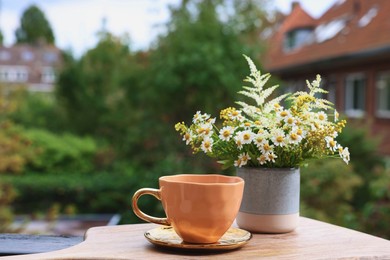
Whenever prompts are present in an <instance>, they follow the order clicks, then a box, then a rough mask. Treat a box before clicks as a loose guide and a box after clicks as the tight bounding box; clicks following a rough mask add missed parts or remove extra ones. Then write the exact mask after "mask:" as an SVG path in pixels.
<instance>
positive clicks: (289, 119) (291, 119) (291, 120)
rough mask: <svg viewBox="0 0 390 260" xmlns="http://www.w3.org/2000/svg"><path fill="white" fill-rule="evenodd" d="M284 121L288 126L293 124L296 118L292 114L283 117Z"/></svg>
mask: <svg viewBox="0 0 390 260" xmlns="http://www.w3.org/2000/svg"><path fill="white" fill-rule="evenodd" d="M284 122H285V123H286V124H287V125H289V126H295V124H296V120H295V118H294V117H293V116H291V115H288V116H286V117H285V118H284Z"/></svg>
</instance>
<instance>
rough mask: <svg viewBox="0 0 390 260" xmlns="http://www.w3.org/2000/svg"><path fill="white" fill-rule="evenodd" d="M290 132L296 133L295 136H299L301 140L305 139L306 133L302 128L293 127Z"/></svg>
mask: <svg viewBox="0 0 390 260" xmlns="http://www.w3.org/2000/svg"><path fill="white" fill-rule="evenodd" d="M291 131H293V132H294V133H296V134H297V135H300V136H301V137H302V139H303V138H305V137H306V134H307V131H305V130H303V129H302V128H300V127H298V126H294V127H293V128H292V129H291Z"/></svg>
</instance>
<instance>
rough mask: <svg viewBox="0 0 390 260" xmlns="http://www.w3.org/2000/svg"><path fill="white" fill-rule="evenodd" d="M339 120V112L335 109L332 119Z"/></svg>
mask: <svg viewBox="0 0 390 260" xmlns="http://www.w3.org/2000/svg"><path fill="white" fill-rule="evenodd" d="M338 120H339V113H338V112H337V110H336V109H335V110H334V121H335V122H337V121H338Z"/></svg>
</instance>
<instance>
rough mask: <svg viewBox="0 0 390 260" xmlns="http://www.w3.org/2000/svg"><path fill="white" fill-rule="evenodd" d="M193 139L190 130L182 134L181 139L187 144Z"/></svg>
mask: <svg viewBox="0 0 390 260" xmlns="http://www.w3.org/2000/svg"><path fill="white" fill-rule="evenodd" d="M192 139H193V134H192V131H191V130H190V131H188V132H186V133H185V134H184V135H183V141H185V142H186V145H189V144H190V143H191V141H192Z"/></svg>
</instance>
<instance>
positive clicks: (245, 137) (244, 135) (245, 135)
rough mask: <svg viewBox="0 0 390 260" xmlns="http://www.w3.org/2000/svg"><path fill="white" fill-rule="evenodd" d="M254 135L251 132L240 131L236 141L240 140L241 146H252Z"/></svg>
mask: <svg viewBox="0 0 390 260" xmlns="http://www.w3.org/2000/svg"><path fill="white" fill-rule="evenodd" d="M253 137H254V133H253V132H252V131H251V130H245V131H240V132H238V133H237V135H236V140H237V139H238V140H240V141H241V144H250V143H251V142H252V140H253Z"/></svg>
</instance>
